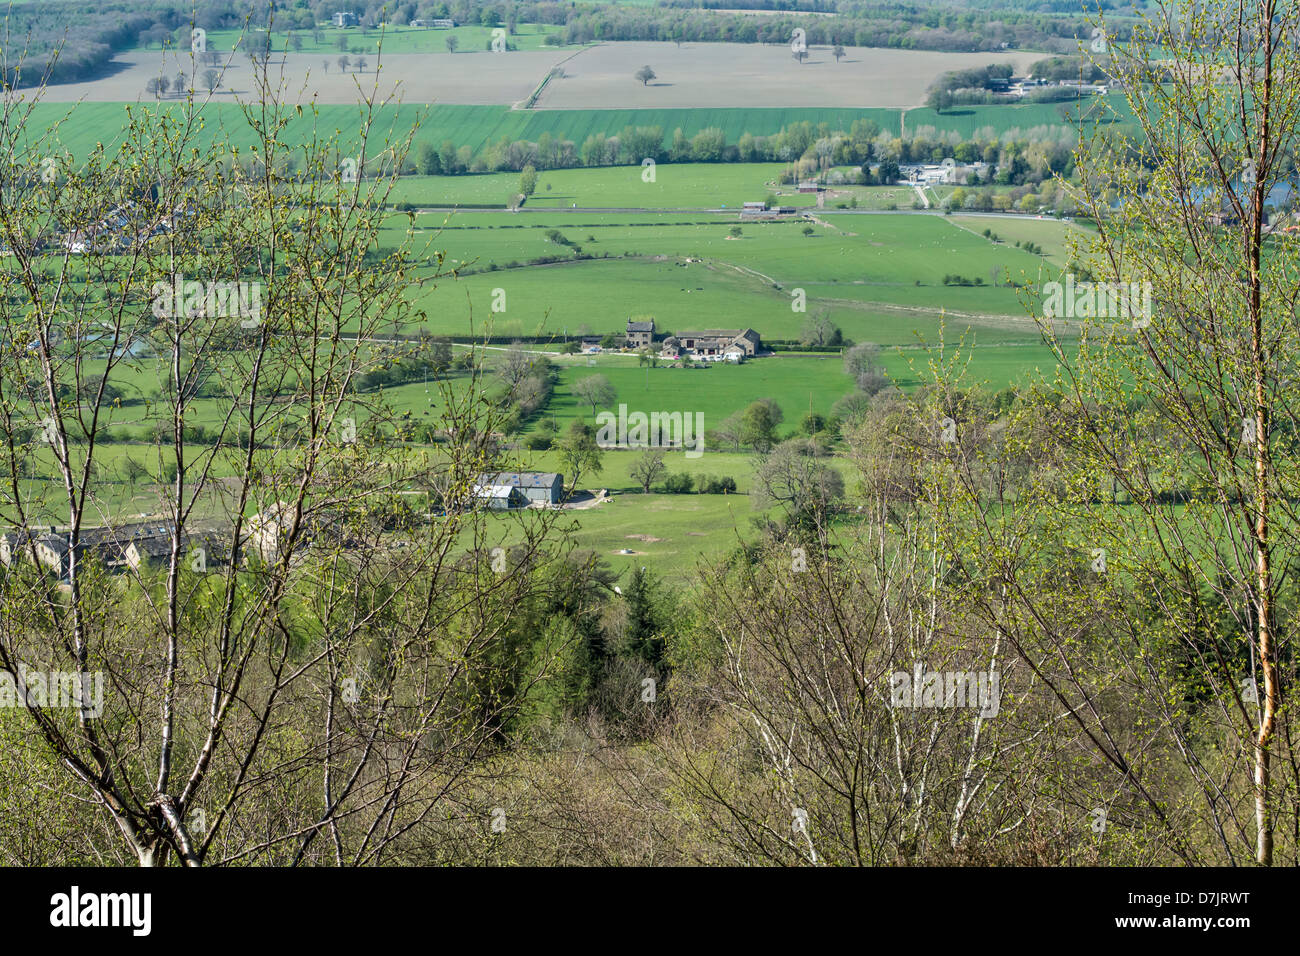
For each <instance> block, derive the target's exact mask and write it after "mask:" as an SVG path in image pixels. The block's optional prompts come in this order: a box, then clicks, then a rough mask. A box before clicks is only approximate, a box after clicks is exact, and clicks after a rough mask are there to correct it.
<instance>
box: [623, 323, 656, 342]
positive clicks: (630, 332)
mask: <svg viewBox="0 0 1300 956" xmlns="http://www.w3.org/2000/svg"><path fill="white" fill-rule="evenodd" d="M654 340H655V320H654V319H650V320H648V321H640V322H634V321H633V320H632V319H628V320H627V347H628V348H630V349H638V348H641V347H642V346H645V345H650V344H651V343H652V342H654Z"/></svg>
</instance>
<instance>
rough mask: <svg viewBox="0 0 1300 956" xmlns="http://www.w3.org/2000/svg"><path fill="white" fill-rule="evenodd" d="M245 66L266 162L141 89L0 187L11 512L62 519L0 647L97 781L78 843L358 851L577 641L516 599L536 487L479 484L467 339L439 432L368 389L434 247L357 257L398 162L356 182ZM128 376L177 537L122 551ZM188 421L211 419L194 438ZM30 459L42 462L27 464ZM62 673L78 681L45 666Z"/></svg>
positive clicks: (136, 850) (479, 414)
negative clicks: (412, 422) (75, 145)
mask: <svg viewBox="0 0 1300 956" xmlns="http://www.w3.org/2000/svg"><path fill="white" fill-rule="evenodd" d="M255 83H256V84H257V86H258V87H259V89H258V93H259V94H260V98H261V101H262V103H263V104H264V109H263V110H259V112H258V116H259V117H261V118H266V117H268V116H270V117H276V119H274V120H273V121H270V122H267V123H265V124H262V123H260V122H259V123H258V124H256V125H250V127H249V130H248V132H249V135H250V136H252V137H253V138H254V140H255V141H256V142H257V143H258V153H259V156H260V157H262V158H263V160H264V161H263V162H262V163H260V164H259V165H258V166H256V167H255V168H254V169H253V172H252V173H251V174H250V173H248V172H247V171H245V170H241V169H240V168H239V167H236V166H233V165H232V164H230V163H229V160H228V156H227V155H226V154H225V152H224V148H223V147H222V146H221V145H218V144H205V143H203V142H202V141H201V140H200V139H197V138H196V134H197V131H198V130H199V128H200V125H199V124H198V123H197V122H196V119H197V117H196V116H192V115H187V117H186V119H187V121H186V122H181V123H178V124H177V125H176V126H174V127H169V128H168V129H166V130H163V129H159V128H158V127H157V126H156V125H154V123H153V120H152V119H151V118H150V119H146V118H143V117H141V118H136V117H132V119H131V122H132V123H133V124H135V126H134V127H133V128H132V129H131V130H130V131H129V133H128V134H127V135H126V136H125V137H124V138H123V142H124V143H130V144H131V147H130V148H131V150H132V152H131V158H130V161H129V162H127V161H124V160H122V159H121V158H120V157H119V156H118V155H117V154H115V153H114V152H113V151H109V152H106V153H103V154H102V155H101V154H92V155H90V156H88V157H87V158H86V159H85V161H84V163H82V164H79V165H78V166H77V167H76V170H75V172H74V173H72V174H70V175H69V176H68V177H67V178H66V181H64V182H61V183H60V185H59V188H57V189H53V188H48V187H45V186H41V187H39V188H33V189H26V190H22V191H13V190H9V189H6V190H4V191H3V195H2V196H0V242H2V243H3V245H4V247H5V248H6V250H8V251H9V253H10V260H9V261H10V265H9V267H8V268H6V270H5V271H4V274H3V276H2V277H0V292H2V293H3V294H2V295H0V328H2V329H3V332H2V333H0V335H3V338H4V342H5V346H4V348H3V349H0V429H2V430H3V434H4V435H5V438H6V440H5V442H4V443H3V445H2V446H0V475H3V481H4V484H5V487H6V491H5V493H4V495H3V496H0V520H3V521H4V523H5V524H8V525H11V526H16V527H19V528H27V527H36V526H41V525H43V526H45V527H47V528H48V526H50V525H57V526H58V531H57V532H55V533H49V532H41V534H40V535H39V536H38V535H36V534H33V535H32V536H31V537H30V539H29V540H27V543H26V545H25V546H23V547H20V549H19V551H20V554H21V555H22V557H19V558H18V559H17V561H16V564H15V567H14V569H13V571H12V572H11V573H8V574H6V575H5V577H4V580H3V586H0V608H2V609H3V612H4V613H3V614H0V669H3V670H4V671H7V672H9V673H12V674H15V675H18V682H19V692H20V693H21V694H22V695H23V698H24V699H25V702H26V703H27V706H26V707H25V708H24V711H23V714H22V719H23V720H24V721H25V723H24V726H23V727H22V728H21V729H20V731H18V732H13V731H12V729H11V728H10V727H9V725H8V724H6V727H5V729H4V737H5V743H4V749H5V750H6V751H7V752H11V753H17V754H20V756H21V759H22V760H24V761H26V762H27V765H29V766H31V767H32V768H33V770H34V773H35V774H36V775H37V776H39V777H40V779H41V781H42V785H43V786H46V787H49V788H51V792H53V793H57V794H59V795H60V799H61V800H62V801H66V802H67V803H68V804H70V805H75V806H78V807H81V808H83V810H82V814H81V815H82V821H83V822H82V823H80V824H78V826H80V828H81V829H80V830H79V836H80V837H81V838H82V839H78V840H75V841H72V843H75V844H77V845H78V847H79V849H78V850H77V857H76V859H77V860H80V859H84V858H85V857H86V856H88V855H89V856H95V855H97V857H98V858H99V859H102V860H114V861H118V862H124V861H126V860H128V859H129V860H134V861H136V862H138V863H140V864H143V865H152V864H162V863H168V862H179V863H183V864H185V865H195V866H196V865H200V864H204V863H233V862H240V863H257V862H263V863H278V864H285V865H292V864H297V863H309V862H329V863H332V864H337V865H344V864H354V865H355V864H373V863H381V862H384V861H387V860H390V859H393V858H394V856H393V854H394V847H395V846H396V845H397V844H398V843H400V842H402V841H412V840H413V841H414V842H415V843H418V844H419V845H421V846H425V847H429V846H432V845H434V844H435V843H437V842H438V841H440V840H442V839H444V838H446V837H447V834H448V833H449V828H451V829H454V828H456V827H460V828H462V829H463V828H464V827H466V826H471V827H475V828H477V826H478V823H477V822H475V821H474V820H472V819H471V820H469V821H468V822H466V821H465V818H466V815H467V814H469V815H470V816H471V817H473V816H474V815H475V814H477V813H478V812H479V810H478V809H477V808H476V807H471V803H470V802H468V801H471V798H472V799H473V800H481V799H484V796H483V795H484V794H488V793H490V791H491V789H492V787H493V779H494V778H496V777H499V775H500V774H499V771H498V770H496V769H494V768H493V767H492V766H491V765H490V762H489V763H485V762H484V761H483V756H484V755H485V754H486V753H488V752H489V751H490V750H491V749H492V748H493V746H494V745H495V742H497V741H499V740H500V738H501V736H502V734H503V733H504V731H505V729H506V728H507V727H509V726H510V724H511V721H513V720H514V719H515V715H516V714H517V713H518V710H519V708H520V707H521V706H522V705H523V702H524V700H525V699H526V698H527V697H528V696H529V695H530V694H532V693H533V692H534V688H535V687H536V686H537V684H538V682H539V681H543V680H545V679H546V678H547V676H548V674H549V673H550V671H551V668H552V666H553V661H554V660H555V659H556V655H558V654H559V653H561V652H562V649H563V647H564V644H565V642H566V641H567V640H569V639H570V638H569V636H567V635H565V634H562V633H560V632H558V631H557V632H555V633H554V634H549V633H548V634H544V635H542V637H541V640H540V642H538V643H536V644H534V641H535V640H536V638H537V636H538V635H537V634H536V633H532V634H522V633H521V632H519V631H518V628H521V627H524V628H529V629H531V628H532V625H530V624H527V623H526V618H527V613H526V609H527V608H529V607H530V606H532V605H533V604H534V603H535V602H536V601H537V600H538V595H539V591H540V589H541V587H542V585H541V583H540V580H541V579H539V577H538V574H537V569H538V567H539V566H540V563H541V559H542V554H543V548H544V547H545V546H546V545H545V542H546V540H547V531H546V529H547V528H548V527H549V526H550V524H551V521H552V518H551V516H550V515H548V514H542V515H539V516H537V517H538V519H539V522H540V523H538V522H533V521H530V522H528V523H527V524H524V525H521V526H520V527H519V529H518V530H519V535H518V536H516V537H515V543H514V544H512V546H511V547H510V548H509V550H508V552H507V550H506V549H505V547H504V546H503V545H502V544H501V543H500V541H501V535H502V533H503V531H505V530H506V529H503V528H501V527H499V526H498V525H497V524H496V523H494V522H487V521H486V520H485V518H484V516H483V513H482V512H481V511H480V510H479V509H477V508H475V507H472V505H473V503H474V499H473V492H472V488H473V486H474V483H475V481H476V478H477V476H478V475H479V473H480V472H482V471H485V470H494V469H497V468H500V467H501V463H500V462H498V461H497V459H496V457H495V451H494V442H493V440H492V435H493V433H494V432H495V431H497V430H498V428H499V425H500V422H501V420H502V418H503V416H505V415H506V414H507V410H506V408H505V407H504V406H503V405H502V404H501V403H500V402H499V401H498V400H497V399H495V398H494V397H492V395H491V394H490V389H489V388H488V387H487V384H486V383H485V382H484V380H483V378H482V374H481V371H480V370H479V369H478V367H477V366H471V367H470V368H469V369H467V370H466V373H465V374H466V376H467V377H466V378H465V380H464V381H462V382H460V383H459V386H458V387H456V388H452V387H450V384H449V383H443V382H440V383H439V384H440V387H442V391H443V396H442V402H441V405H442V406H443V411H442V412H441V413H440V423H439V430H440V431H441V433H442V434H444V435H446V436H449V439H448V441H446V442H444V443H442V444H440V445H439V446H437V447H436V448H434V449H433V450H432V454H428V453H426V452H424V451H421V450H419V449H416V448H414V447H411V446H409V444H407V443H406V442H405V441H404V440H403V439H402V438H401V437H400V426H401V421H400V419H399V418H398V416H396V415H395V414H394V412H393V411H392V409H391V408H390V407H389V406H388V405H387V403H386V401H385V400H384V399H383V397H382V393H381V392H376V393H359V392H358V391H357V390H356V388H355V384H356V383H357V381H358V379H359V378H360V377H361V376H363V375H365V374H367V373H369V372H371V371H374V370H376V369H378V368H379V367H380V365H381V364H382V363H383V361H384V357H383V356H382V355H377V354H376V352H375V351H374V350H373V349H371V348H370V347H369V345H368V344H367V340H368V339H372V338H374V337H376V336H378V335H379V334H380V333H381V332H382V331H383V330H386V329H390V328H392V327H393V326H394V324H396V325H398V326H400V325H401V324H402V323H403V322H404V321H406V320H408V319H409V318H411V317H412V316H413V315H414V313H413V311H412V309H413V304H412V302H411V300H410V298H409V294H410V291H411V290H412V289H416V288H418V287H419V285H420V282H421V281H423V282H426V283H427V282H430V281H431V280H433V279H436V278H437V276H436V275H432V276H431V275H424V276H422V277H421V278H420V279H419V280H417V279H416V278H415V277H414V276H413V275H412V274H411V272H410V266H408V265H406V264H405V263H407V262H410V261H413V259H414V257H413V256H411V255H409V254H407V253H404V252H401V251H399V252H397V253H396V254H395V255H393V256H389V257H385V258H384V260H383V261H382V262H371V261H368V260H367V259H366V250H368V249H372V248H374V246H375V244H376V242H377V237H378V236H379V234H380V229H381V224H382V218H383V216H382V213H381V212H380V210H382V209H383V207H384V202H385V197H386V195H387V191H388V190H389V189H390V188H391V178H389V179H385V178H383V177H376V178H373V179H370V180H367V181H366V182H365V183H364V184H363V183H350V184H343V183H340V182H339V173H338V171H337V166H336V162H335V157H336V156H337V153H338V149H339V145H338V144H337V143H335V142H332V141H329V140H318V139H311V138H309V139H307V140H306V141H304V140H302V139H301V138H300V137H299V136H298V135H297V134H296V133H292V132H291V133H290V135H289V137H288V138H287V139H282V138H281V137H283V136H284V130H286V129H291V126H292V120H291V118H292V116H293V115H294V111H293V110H292V109H287V110H286V109H285V108H284V107H283V106H281V105H280V104H278V103H277V101H276V99H275V91H276V88H277V87H276V84H275V82H274V81H273V80H269V79H268V78H267V76H266V75H265V72H262V73H261V74H259V75H258V76H257V77H256V78H255ZM16 95H17V94H15V93H14V92H13V91H12V90H6V91H5V93H4V97H5V109H4V111H3V114H2V115H3V118H2V119H0V143H3V146H4V149H5V150H6V152H7V153H8V154H9V155H12V156H15V157H24V158H25V159H26V161H27V162H28V163H29V164H31V163H36V162H37V160H38V159H39V157H40V156H42V155H47V154H48V152H49V150H50V149H51V147H50V145H49V144H48V142H46V138H48V135H49V134H48V133H42V132H41V131H39V130H37V129H35V128H32V127H28V126H27V125H26V121H25V114H23V113H22V112H21V111H18V110H15V109H13V108H12V106H13V104H12V103H11V102H10V101H11V100H12V99H13V97H15V96H16ZM24 95H29V94H27V93H25V94H24ZM365 108H366V109H368V110H369V109H373V108H374V104H370V103H368V104H366V107H365ZM193 109H194V107H192V106H185V107H182V110H183V111H184V110H193ZM280 119H286V121H287V122H288V123H289V125H288V126H286V125H285V123H282V122H280ZM368 128H369V126H368V124H364V123H363V126H362V129H363V135H362V138H361V142H360V150H361V156H362V158H364V156H365V152H366V135H365V133H364V131H365V130H367V129H368ZM412 133H414V130H412ZM408 145H409V143H408ZM125 148H126V147H123V149H125ZM405 148H406V146H404V145H403V146H401V147H400V149H401V150H402V152H403V153H404V151H405ZM291 156H292V157H293V158H295V159H296V160H297V162H298V164H299V165H298V167H297V168H298V169H299V170H300V171H303V172H304V173H305V175H303V176H302V177H300V178H297V179H295V180H294V188H293V190H287V189H285V188H284V186H285V180H284V179H283V171H284V170H285V169H286V168H287V166H288V159H289V158H290V157H291ZM34 181H36V182H39V181H40V178H39V176H38V177H35V180H34ZM345 185H346V187H347V188H341V187H343V186H345ZM110 212H111V213H112V215H111V216H110ZM51 236H53V237H54V238H53V239H51ZM74 242H75V243H76V244H77V247H78V248H79V249H80V250H81V251H80V252H79V254H78V255H76V256H75V257H74V256H72V255H71V254H70V253H69V251H68V250H69V249H70V247H71V246H72V244H73V243H74ZM51 249H54V250H57V251H55V252H53V253H52V252H51ZM81 277H91V278H92V280H93V281H82V278H81ZM142 304H143V307H142ZM92 330H93V334H91V333H92ZM345 330H346V334H345ZM17 343H22V345H21V347H15V346H16V344H17ZM138 381H149V382H157V383H158V388H159V395H158V396H157V397H156V398H155V399H153V400H152V401H150V402H149V403H148V404H147V405H144V404H141V405H140V407H139V408H138V409H136V410H134V411H133V413H132V418H134V419H135V420H136V421H142V422H143V423H144V425H145V427H147V428H148V429H150V430H151V431H152V432H153V434H154V435H156V436H157V437H156V439H155V441H154V442H153V444H152V446H151V447H149V448H148V451H147V452H146V453H145V454H146V464H145V467H146V468H147V469H148V470H149V473H150V478H151V485H152V490H153V493H154V496H155V503H154V504H153V506H152V509H151V510H154V511H155V512H156V513H157V517H156V518H155V519H154V522H153V523H154V524H155V526H160V527H162V528H164V529H165V531H166V537H165V541H166V547H165V553H163V554H162V555H161V556H160V557H159V559H158V560H157V561H156V562H155V563H152V564H151V563H149V562H148V561H142V562H141V563H139V564H138V565H136V566H126V567H123V568H121V569H117V565H116V564H115V562H116V561H117V560H120V558H119V559H115V558H114V557H113V554H114V553H115V552H113V551H112V542H114V541H117V540H118V539H117V537H116V536H117V535H118V534H119V533H125V532H121V531H120V529H121V528H122V522H123V518H124V516H125V515H124V512H125V505H124V502H123V501H122V500H121V499H120V498H119V497H118V495H119V490H118V489H119V488H120V486H118V485H116V484H115V483H114V482H112V481H110V480H108V478H106V477H105V476H106V474H107V473H108V471H107V469H105V468H104V467H102V465H103V463H104V462H105V455H106V452H105V449H106V448H111V445H109V444H108V442H109V441H110V440H111V439H112V437H113V435H114V434H115V433H116V430H117V429H120V427H121V424H122V422H123V417H122V415H121V414H120V412H119V411H118V410H117V406H116V405H115V404H114V403H113V402H109V401H106V400H105V396H106V395H107V394H108V389H110V388H113V387H118V388H120V389H121V390H122V391H123V393H124V394H128V395H129V393H130V392H131V390H132V389H133V388H134V386H133V385H132V384H131V383H133V382H138ZM196 419H199V420H205V421H215V424H214V425H212V427H211V428H209V429H205V432H204V435H203V437H202V440H196V439H197V438H198V437H199V436H198V435H197V433H196V432H195V431H194V429H193V423H194V422H195V421H196ZM33 459H39V460H40V462H41V467H42V470H44V471H46V472H47V473H48V474H50V475H52V476H53V477H54V480H53V481H37V482H33V481H31V480H30V479H29V478H28V477H27V475H28V468H27V467H26V465H25V462H27V461H30V460H33ZM412 495H418V496H419V497H415V498H412V497H410V496H412ZM420 500H427V501H428V502H429V503H430V505H431V507H430V508H429V511H430V512H431V514H430V516H428V517H424V518H422V517H421V516H420V515H418V514H417V513H416V512H415V511H414V509H413V508H412V507H411V506H410V502H412V501H420ZM435 502H436V503H435ZM131 510H132V511H134V510H135V507H134V506H133V507H132V508H131ZM433 512H436V513H437V517H434V516H433V514H432V513H433ZM97 526H99V527H98V529H97ZM106 529H107V530H106ZM105 542H108V543H107V544H106V543H105ZM507 572H508V573H507ZM524 640H527V641H528V642H529V644H530V651H529V655H528V657H529V658H531V659H534V660H533V662H532V663H529V664H527V665H526V666H522V667H521V661H522V657H521V656H520V655H519V654H517V653H515V651H514V650H512V648H514V647H517V646H518V645H519V643H520V642H521V641H524ZM55 674H67V675H70V676H71V679H72V681H73V682H74V683H75V685H76V686H77V687H78V688H81V689H83V690H84V689H91V693H90V694H89V697H86V696H77V697H74V704H75V705H74V706H62V705H61V704H60V703H59V702H58V701H56V700H54V699H52V698H49V697H48V696H47V695H45V694H44V692H43V691H42V693H41V694H39V695H38V694H37V693H36V690H37V689H39V688H40V687H41V686H42V684H43V683H44V679H43V678H42V679H41V681H40V682H38V677H39V675H55ZM93 688H99V690H100V692H101V693H102V696H99V695H97V694H95V693H94V691H93ZM78 693H79V694H80V691H79V692H78ZM92 701H93V705H92V703H91V702H92ZM50 755H52V756H53V760H51V759H50ZM489 799H490V798H489ZM85 808H89V809H90V810H91V811H92V812H89V813H88V812H86V809H85ZM489 809H490V805H488V806H485V807H482V808H481V812H482V814H483V817H482V819H486V814H487V811H488V810H489ZM100 823H102V824H105V825H106V826H99V824H100ZM31 825H33V826H36V825H38V824H37V823H36V822H35V821H34V820H33V821H31ZM110 829H111V831H112V833H113V834H116V839H113V838H112V836H111V834H110Z"/></svg>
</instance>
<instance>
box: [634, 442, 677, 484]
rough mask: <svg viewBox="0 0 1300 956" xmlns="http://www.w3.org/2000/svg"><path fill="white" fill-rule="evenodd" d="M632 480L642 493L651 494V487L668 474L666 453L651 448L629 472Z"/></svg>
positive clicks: (638, 459) (635, 462) (643, 453)
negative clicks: (665, 461) (665, 459)
mask: <svg viewBox="0 0 1300 956" xmlns="http://www.w3.org/2000/svg"><path fill="white" fill-rule="evenodd" d="M629 474H630V475H631V476H632V479H633V480H634V481H635V482H636V483H637V484H639V485H640V486H641V491H642V492H643V493H645V494H647V495H648V494H650V486H651V485H652V484H654V483H655V482H656V481H658V480H659V479H660V478H662V477H663V476H664V475H666V474H668V466H667V465H665V464H664V453H663V451H662V450H660V449H658V448H649V449H646V451H644V452H642V454H641V455H640V457H638V458H637V460H636V461H634V462H633V463H632V468H631V469H630V471H629Z"/></svg>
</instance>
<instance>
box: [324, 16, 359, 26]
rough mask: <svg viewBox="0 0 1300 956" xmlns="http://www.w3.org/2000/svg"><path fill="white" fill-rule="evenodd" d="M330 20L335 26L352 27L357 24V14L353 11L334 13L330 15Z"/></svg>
mask: <svg viewBox="0 0 1300 956" xmlns="http://www.w3.org/2000/svg"><path fill="white" fill-rule="evenodd" d="M330 22H331V23H333V24H334V25H335V26H336V27H354V26H356V25H357V15H356V14H355V13H336V14H334V16H332V17H330Z"/></svg>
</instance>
